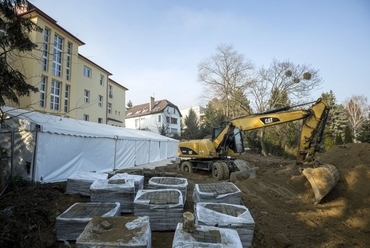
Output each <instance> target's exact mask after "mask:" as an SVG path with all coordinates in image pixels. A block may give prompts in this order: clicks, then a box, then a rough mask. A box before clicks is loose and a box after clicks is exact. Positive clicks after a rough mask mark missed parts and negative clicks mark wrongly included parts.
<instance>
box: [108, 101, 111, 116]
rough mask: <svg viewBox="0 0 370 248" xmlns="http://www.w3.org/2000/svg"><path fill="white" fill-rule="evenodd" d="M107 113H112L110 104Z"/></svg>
mask: <svg viewBox="0 0 370 248" xmlns="http://www.w3.org/2000/svg"><path fill="white" fill-rule="evenodd" d="M108 113H109V114H111V113H112V104H111V103H108Z"/></svg>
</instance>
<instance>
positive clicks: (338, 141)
mask: <svg viewBox="0 0 370 248" xmlns="http://www.w3.org/2000/svg"><path fill="white" fill-rule="evenodd" d="M335 144H336V145H342V144H343V139H342V136H341V135H339V134H337V135H336V136H335Z"/></svg>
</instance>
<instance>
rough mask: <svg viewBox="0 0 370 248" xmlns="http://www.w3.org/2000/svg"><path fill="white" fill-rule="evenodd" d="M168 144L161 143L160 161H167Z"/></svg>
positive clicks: (165, 142)
mask: <svg viewBox="0 0 370 248" xmlns="http://www.w3.org/2000/svg"><path fill="white" fill-rule="evenodd" d="M167 143H168V141H161V142H159V159H160V160H163V159H167Z"/></svg>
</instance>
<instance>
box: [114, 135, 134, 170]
mask: <svg viewBox="0 0 370 248" xmlns="http://www.w3.org/2000/svg"><path fill="white" fill-rule="evenodd" d="M135 143H136V141H135V140H117V141H116V144H117V145H116V160H115V161H116V166H115V169H116V170H119V169H125V168H130V167H134V166H135V152H136V148H135Z"/></svg>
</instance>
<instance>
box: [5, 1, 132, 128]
mask: <svg viewBox="0 0 370 248" xmlns="http://www.w3.org/2000/svg"><path fill="white" fill-rule="evenodd" d="M18 13H19V15H21V16H22V17H24V18H30V19H31V20H32V21H33V22H34V23H36V24H37V25H38V26H39V27H41V28H42V29H43V31H42V32H32V33H31V34H30V38H31V40H32V41H33V42H34V43H36V44H37V45H38V48H37V49H34V50H33V51H32V52H31V53H29V54H13V55H12V56H10V57H8V60H10V61H9V62H8V63H12V65H13V66H14V67H15V68H17V69H18V70H19V71H20V72H21V73H22V74H23V75H24V76H25V77H26V81H27V83H28V84H31V85H33V86H36V87H37V88H38V89H39V92H37V93H33V92H31V93H30V94H29V96H25V97H22V98H20V99H19V103H20V105H19V106H17V105H15V104H14V103H12V102H9V103H8V105H9V106H11V107H20V108H23V109H29V110H35V111H40V112H43V113H49V114H53V115H58V116H64V117H69V118H74V119H77V120H85V121H91V122H97V123H105V124H110V125H115V126H122V127H124V126H125V102H126V99H125V95H126V91H127V90H128V89H127V88H125V87H124V86H122V85H120V84H119V83H117V82H115V81H114V80H112V79H111V78H110V76H112V73H110V72H109V71H107V70H106V69H104V68H102V67H101V66H99V65H98V64H96V63H94V62H93V61H91V60H90V59H88V58H86V57H84V56H83V55H81V54H79V52H78V48H79V47H80V46H82V45H84V44H85V43H84V42H83V41H81V40H80V39H79V38H77V37H75V36H74V35H72V34H71V33H70V32H68V31H67V30H66V29H64V28H63V27H61V26H60V25H59V24H58V23H57V22H56V21H55V20H54V19H52V18H51V17H50V16H48V15H47V14H45V13H44V12H42V11H41V10H40V9H38V8H37V7H35V6H34V5H32V4H30V3H27V4H26V5H25V6H24V7H23V8H21V9H19V11H18Z"/></svg>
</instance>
